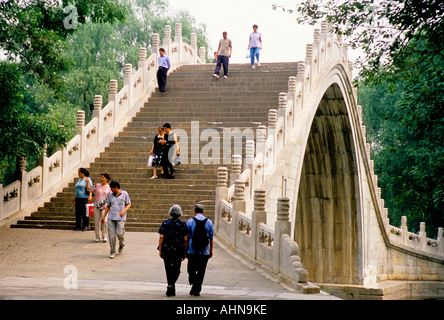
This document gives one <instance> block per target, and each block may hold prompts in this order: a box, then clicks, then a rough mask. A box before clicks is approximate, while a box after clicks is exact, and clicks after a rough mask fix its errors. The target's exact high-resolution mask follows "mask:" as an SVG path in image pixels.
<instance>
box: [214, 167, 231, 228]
mask: <svg viewBox="0 0 444 320" xmlns="http://www.w3.org/2000/svg"><path fill="white" fill-rule="evenodd" d="M227 184H228V168H227V167H219V168H218V169H217V186H216V203H215V205H214V208H215V215H214V217H215V227H216V231H218V230H219V221H220V219H221V216H220V202H221V201H222V200H227V201H228V185H227Z"/></svg>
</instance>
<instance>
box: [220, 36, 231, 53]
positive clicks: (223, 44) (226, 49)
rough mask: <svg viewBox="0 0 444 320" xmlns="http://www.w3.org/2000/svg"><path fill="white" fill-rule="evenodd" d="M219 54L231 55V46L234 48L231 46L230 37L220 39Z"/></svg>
mask: <svg viewBox="0 0 444 320" xmlns="http://www.w3.org/2000/svg"><path fill="white" fill-rule="evenodd" d="M219 46H220V49H219V53H218V54H219V55H220V56H227V57H228V56H229V55H230V48H232V46H231V40H230V39H223V38H222V39H220V41H219Z"/></svg>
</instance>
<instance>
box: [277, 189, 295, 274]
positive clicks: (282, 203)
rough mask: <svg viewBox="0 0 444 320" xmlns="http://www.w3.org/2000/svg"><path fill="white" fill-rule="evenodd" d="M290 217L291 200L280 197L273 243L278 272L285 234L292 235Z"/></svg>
mask: <svg viewBox="0 0 444 320" xmlns="http://www.w3.org/2000/svg"><path fill="white" fill-rule="evenodd" d="M289 215H290V199H288V198H287V197H280V198H278V200H277V220H276V222H275V223H274V242H273V265H274V267H275V268H276V270H277V271H279V268H280V264H281V263H280V260H281V244H282V243H281V241H282V236H283V235H284V234H287V235H290V233H291V224H290V220H289Z"/></svg>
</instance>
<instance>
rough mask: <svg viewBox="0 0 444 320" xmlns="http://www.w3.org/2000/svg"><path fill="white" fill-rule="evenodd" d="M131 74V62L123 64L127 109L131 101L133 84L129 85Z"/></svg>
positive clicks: (130, 105)
mask: <svg viewBox="0 0 444 320" xmlns="http://www.w3.org/2000/svg"><path fill="white" fill-rule="evenodd" d="M132 76H133V65H132V64H131V63H127V64H125V78H124V79H123V85H124V86H128V111H129V110H131V107H132V103H133V101H132V100H133V86H132V85H131V78H132Z"/></svg>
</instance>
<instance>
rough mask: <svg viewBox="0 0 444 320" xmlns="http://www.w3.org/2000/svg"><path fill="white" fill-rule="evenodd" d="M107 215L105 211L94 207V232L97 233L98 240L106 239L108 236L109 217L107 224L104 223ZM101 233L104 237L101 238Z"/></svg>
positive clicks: (106, 220)
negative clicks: (104, 216)
mask: <svg viewBox="0 0 444 320" xmlns="http://www.w3.org/2000/svg"><path fill="white" fill-rule="evenodd" d="M104 214H105V209H103V210H101V209H100V208H96V207H94V231H95V232H96V239H100V238H101V239H102V240H103V239H106V237H107V236H108V223H107V222H108V216H107V217H106V218H105V222H104V223H102V221H101V220H102V217H103V215H104ZM100 231H102V237H100Z"/></svg>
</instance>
